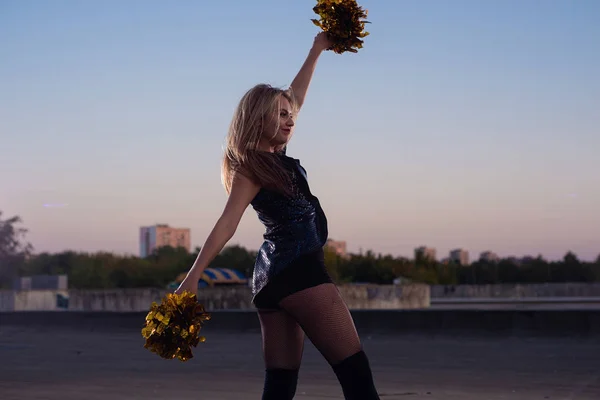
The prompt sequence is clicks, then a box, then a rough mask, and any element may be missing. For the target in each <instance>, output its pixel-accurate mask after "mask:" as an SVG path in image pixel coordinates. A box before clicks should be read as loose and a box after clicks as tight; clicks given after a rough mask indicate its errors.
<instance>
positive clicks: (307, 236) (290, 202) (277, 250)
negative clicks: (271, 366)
mask: <svg viewBox="0 0 600 400" xmlns="http://www.w3.org/2000/svg"><path fill="white" fill-rule="evenodd" d="M277 155H278V157H280V158H281V160H282V162H283V165H284V166H285V168H286V169H287V170H288V171H289V172H290V176H291V181H292V190H293V192H294V196H293V198H292V199H290V198H287V197H285V196H284V195H282V194H280V193H278V192H275V191H272V190H267V189H264V188H262V189H261V190H260V191H259V192H258V194H257V195H256V197H255V198H254V199H253V200H252V202H251V205H252V207H253V208H254V210H255V211H256V213H257V215H258V218H259V220H260V221H261V222H262V223H263V225H264V226H265V234H264V243H263V244H262V246H261V247H260V249H259V250H258V255H257V257H256V262H255V265H254V275H253V279H252V293H253V295H254V299H253V301H254V303H255V305H256V306H257V307H267V306H271V307H270V308H276V307H275V306H276V303H277V302H278V300H280V299H281V298H283V297H285V295H289V294H291V293H293V292H295V291H298V290H302V289H304V288H306V287H311V286H315V285H317V284H320V283H325V282H331V278H330V277H329V275H328V274H327V272H326V270H325V265H324V260H323V246H324V245H325V243H326V241H327V235H328V230H327V218H326V217H325V213H324V212H323V209H322V208H321V204H320V203H319V199H318V198H317V197H316V196H314V195H313V194H312V193H311V191H310V188H309V185H308V181H307V175H306V170H305V169H304V168H303V167H302V165H300V160H298V159H295V158H292V157H289V156H287V155H286V152H285V150H283V151H282V152H280V153H277Z"/></svg>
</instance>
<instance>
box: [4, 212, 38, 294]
mask: <svg viewBox="0 0 600 400" xmlns="http://www.w3.org/2000/svg"><path fill="white" fill-rule="evenodd" d="M21 223H22V220H21V217H19V216H13V217H11V218H8V219H6V220H5V219H2V212H1V211H0V288H8V287H10V286H11V283H12V280H13V279H14V278H16V277H17V276H18V272H19V269H20V268H21V266H22V265H23V264H24V262H25V260H26V259H27V257H28V256H29V255H30V254H31V252H32V251H33V247H32V246H31V244H29V243H28V242H26V241H25V234H26V233H27V229H25V228H22V227H19V226H18V225H19V224H21Z"/></svg>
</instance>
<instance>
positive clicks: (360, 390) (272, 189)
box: [177, 33, 379, 400]
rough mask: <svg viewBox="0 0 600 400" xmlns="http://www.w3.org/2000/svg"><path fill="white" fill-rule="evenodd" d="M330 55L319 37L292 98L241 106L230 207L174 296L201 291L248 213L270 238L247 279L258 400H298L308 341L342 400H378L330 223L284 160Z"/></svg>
mask: <svg viewBox="0 0 600 400" xmlns="http://www.w3.org/2000/svg"><path fill="white" fill-rule="evenodd" d="M330 46H331V43H330V41H329V39H328V38H327V36H326V34H325V33H320V34H318V35H317V36H316V38H315V40H314V43H313V46H312V48H311V50H310V52H309V54H308V57H307V59H306V61H305V62H304V64H303V65H302V68H301V69H300V71H299V72H298V75H297V76H296V77H295V78H294V80H293V82H292V84H291V87H290V89H289V90H282V89H278V88H274V87H272V86H269V85H264V84H261V85H257V86H255V87H253V88H252V89H250V90H249V91H248V92H247V93H246V94H245V95H244V96H243V97H242V99H241V101H240V103H239V105H238V107H237V110H236V111H235V114H234V117H233V120H232V122H231V126H230V129H229V133H228V136H227V145H226V149H225V155H224V158H223V165H222V180H223V184H224V186H225V189H226V191H227V193H228V195H229V197H228V200H227V203H226V205H225V208H224V211H223V213H222V215H221V216H220V218H219V219H218V221H217V223H216V224H215V226H214V228H213V230H212V232H211V233H210V235H209V236H208V238H207V240H206V242H205V244H204V246H203V247H202V249H201V251H200V253H199V254H198V257H197V259H196V261H195V262H194V265H193V266H192V267H191V269H190V271H189V272H188V274H187V276H186V278H185V279H184V281H183V282H182V283H181V286H180V287H179V288H178V289H177V292H182V291H183V290H190V291H192V292H196V291H197V289H198V281H199V278H200V276H201V275H202V271H203V270H204V269H205V268H206V267H207V266H208V265H209V263H210V262H211V261H212V260H213V259H214V257H216V255H217V254H218V253H219V252H220V251H221V250H222V248H223V247H224V246H225V244H226V243H227V242H228V241H229V240H230V239H231V237H232V236H233V234H234V233H235V231H236V229H237V226H238V223H239V221H240V219H241V217H242V215H243V213H244V211H245V210H246V208H247V207H248V205H252V207H253V208H254V210H255V211H256V213H257V215H258V218H259V220H260V221H261V222H262V223H263V224H264V225H265V230H266V231H265V234H264V243H263V245H262V246H261V247H260V249H259V251H258V256H257V259H256V263H255V268H254V276H253V279H252V291H253V299H252V301H253V303H254V305H255V306H256V308H257V311H258V316H259V319H260V323H261V329H262V337H263V354H264V361H265V383H264V390H263V396H262V399H263V400H271V399H276V400H287V399H292V398H293V397H294V395H295V392H296V385H297V381H298V370H299V368H300V363H301V360H302V353H303V349H304V336H305V335H306V336H308V338H309V339H310V340H311V342H312V343H313V344H314V345H315V347H316V348H317V349H318V350H319V351H320V352H321V354H322V355H323V356H324V357H325V359H326V360H327V361H328V363H329V364H330V365H331V366H332V368H333V370H334V372H335V374H336V376H337V378H338V380H339V382H340V384H341V386H342V390H343V392H344V396H345V398H346V399H361V400H371V399H379V397H378V395H377V391H376V389H375V386H374V383H373V377H372V374H371V369H370V366H369V361H368V359H367V356H366V355H365V353H364V351H363V350H362V344H361V341H360V339H359V337H358V334H357V332H356V329H355V326H354V322H353V320H352V316H351V314H350V312H349V311H348V308H347V307H346V304H345V303H344V301H343V300H342V298H341V297H340V294H339V292H338V290H337V287H336V286H335V285H334V283H333V282H332V280H331V278H330V276H329V275H328V273H327V271H326V269H325V265H324V260H323V246H324V245H325V242H326V240H327V236H328V232H327V219H326V217H325V214H324V212H323V210H322V208H321V205H320V204H319V200H318V199H317V197H315V196H314V195H313V194H312V193H311V191H310V188H309V185H308V181H307V175H306V171H305V169H304V168H303V167H302V166H301V165H300V162H299V161H298V160H297V159H294V158H291V157H289V156H288V155H287V154H286V148H287V144H288V142H289V141H290V138H291V136H292V131H293V128H294V124H295V119H296V115H297V114H298V111H299V110H300V108H301V107H302V105H303V103H304V99H305V97H306V92H307V90H308V87H309V84H310V81H311V79H312V76H313V72H314V70H315V66H316V64H317V60H318V59H319V56H320V55H321V53H322V52H323V51H325V50H327V49H328V48H330Z"/></svg>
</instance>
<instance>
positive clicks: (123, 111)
mask: <svg viewBox="0 0 600 400" xmlns="http://www.w3.org/2000/svg"><path fill="white" fill-rule="evenodd" d="M314 4H315V1H308V0H294V1H290V0H287V1H281V0H255V1H251V2H250V1H246V0H222V1H211V2H208V1H192V0H189V1H178V2H164V1H158V0H144V1H142V0H130V1H124V2H122V1H116V0H105V1H96V2H82V1H79V2H77V1H66V0H54V1H42V0H37V1H33V0H31V1H22V0H3V1H1V2H0V59H1V61H0V137H1V138H2V140H1V142H0V211H2V212H3V213H4V215H3V217H4V218H6V217H9V216H12V215H20V216H21V217H22V218H23V220H24V226H25V227H27V228H28V229H29V233H28V236H27V238H28V239H29V240H30V241H31V243H32V244H33V245H34V247H35V249H36V251H38V252H41V251H51V252H56V251H61V250H65V249H72V250H78V251H79V250H81V251H97V250H107V251H114V252H118V253H132V254H137V253H138V232H139V227H140V226H144V225H152V224H155V223H167V224H170V225H172V226H176V227H189V228H191V229H192V244H193V246H200V245H202V244H203V242H204V240H205V238H206V236H207V235H208V233H209V232H210V230H211V228H212V226H213V224H214V223H215V222H216V220H217V218H218V217H219V214H220V212H221V211H222V208H223V205H224V203H225V200H226V195H225V192H224V190H223V187H222V185H221V182H220V160H221V156H222V148H223V144H224V138H225V135H226V131H227V128H228V125H229V122H230V118H231V116H232V113H233V109H234V107H235V106H236V104H237V102H238V100H239V98H240V97H241V96H242V95H243V93H244V92H245V91H246V90H247V89H249V88H250V87H252V86H253V85H254V84H256V83H260V82H267V83H271V84H274V85H277V86H287V85H289V84H290V82H291V81H292V79H293V78H294V75H295V73H296V72H297V70H298V69H299V67H300V66H301V64H302V62H303V61H304V58H305V56H306V54H307V52H308V50H309V48H310V46H311V44H312V41H313V38H314V35H315V34H316V33H317V32H318V28H317V27H315V26H314V25H313V24H312V23H311V21H310V19H311V18H314V17H316V15H315V14H314V13H313V11H312V7H313V6H314ZM359 4H361V5H363V6H364V7H365V8H367V9H368V10H369V20H370V21H371V22H372V24H371V25H369V26H368V30H369V31H370V32H371V35H370V36H369V37H367V38H366V39H365V47H364V49H362V50H361V51H359V53H358V54H344V55H337V54H333V53H331V52H326V53H325V54H323V56H322V57H321V59H320V61H319V65H318V67H317V71H316V74H315V77H314V80H313V83H312V86H311V88H310V91H309V95H308V98H307V102H306V105H305V107H304V109H303V110H302V112H301V114H300V116H299V119H298V122H297V128H296V132H295V136H294V138H293V139H292V142H291V144H290V145H289V147H288V154H289V155H291V156H293V157H296V158H299V159H300V160H301V162H302V164H303V165H304V167H305V168H306V169H307V170H308V176H309V182H310V184H311V189H312V191H313V192H314V193H315V194H316V195H317V196H318V197H319V198H320V200H321V202H322V205H323V207H324V210H325V212H326V213H327V215H328V218H329V227H330V233H331V237H332V238H334V239H338V240H346V241H347V242H348V247H349V250H350V251H352V252H358V251H359V249H361V248H362V249H363V250H365V251H366V250H368V249H372V250H374V251H375V252H381V253H385V254H387V253H389V254H393V255H403V256H412V252H413V249H414V247H416V246H419V245H428V246H431V247H436V248H437V253H438V257H439V258H441V257H444V256H446V255H447V253H448V251H449V250H450V249H453V248H457V247H462V248H465V249H467V250H468V251H469V252H470V255H471V259H475V258H477V257H478V256H479V253H480V252H482V251H484V250H492V251H495V252H497V253H498V254H499V255H500V256H509V255H515V256H523V255H527V254H532V255H537V254H540V253H541V254H542V255H543V256H544V257H546V258H549V259H557V258H560V257H562V256H563V255H564V254H565V253H566V251H568V250H572V251H574V252H575V253H576V254H577V255H579V256H580V258H582V259H587V260H591V259H594V258H595V257H596V256H597V255H598V253H600V111H599V110H600V73H599V71H600V24H598V20H599V18H600V1H594V0H578V1H566V0H565V1H553V0H549V1H533V0H521V1H517V0H496V1H485V2H482V1H476V0H472V1H466V0H465V1H463V0H455V1H444V0H430V1H417V0H414V1H413V0H410V1H409V0H402V1H385V0H384V1H382V0H379V1H375V0H363V1H359ZM262 233H263V227H262V226H261V224H260V223H259V221H258V220H257V218H256V214H255V212H254V210H252V208H249V209H248V210H247V212H246V215H245V216H244V218H243V220H242V223H241V225H240V227H239V230H238V232H237V233H236V235H235V236H234V238H233V239H232V241H231V244H241V245H243V246H246V247H248V248H252V249H257V248H258V247H259V246H260V244H261V243H262Z"/></svg>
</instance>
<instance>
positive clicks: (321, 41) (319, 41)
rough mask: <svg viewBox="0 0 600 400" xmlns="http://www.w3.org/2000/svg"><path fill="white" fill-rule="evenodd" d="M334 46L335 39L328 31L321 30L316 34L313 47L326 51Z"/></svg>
mask: <svg viewBox="0 0 600 400" xmlns="http://www.w3.org/2000/svg"><path fill="white" fill-rule="evenodd" d="M331 46H333V41H332V40H331V39H330V38H329V35H328V34H327V32H320V33H318V34H317V36H315V41H314V43H313V48H314V49H315V50H318V51H325V50H328V49H330V48H331Z"/></svg>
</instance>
